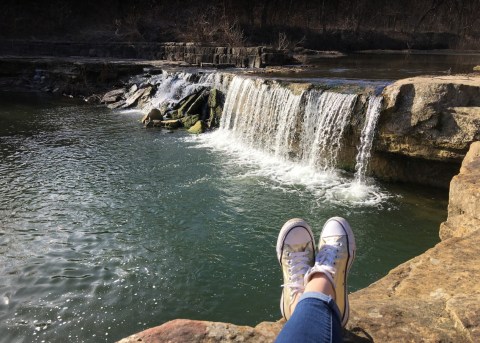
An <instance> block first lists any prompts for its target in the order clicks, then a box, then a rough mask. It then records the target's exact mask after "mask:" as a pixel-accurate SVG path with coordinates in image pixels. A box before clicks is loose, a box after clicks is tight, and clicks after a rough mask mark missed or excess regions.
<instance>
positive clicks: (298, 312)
mask: <svg viewBox="0 0 480 343" xmlns="http://www.w3.org/2000/svg"><path fill="white" fill-rule="evenodd" d="M342 341H343V339H342V325H341V323H340V311H339V310H338V307H337V305H336V304H335V301H333V299H332V298H331V297H329V296H328V295H325V294H323V293H319V292H307V293H304V294H303V295H302V296H301V297H300V300H299V301H298V304H297V307H295V311H293V314H292V316H291V317H290V319H289V320H288V321H287V323H286V324H285V326H284V327H283V329H282V331H280V333H279V334H278V337H277V339H276V341H275V342H276V343H297V342H298V343H320V342H322V343H324V342H331V343H336V342H342Z"/></svg>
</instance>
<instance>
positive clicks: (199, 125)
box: [188, 120, 205, 134]
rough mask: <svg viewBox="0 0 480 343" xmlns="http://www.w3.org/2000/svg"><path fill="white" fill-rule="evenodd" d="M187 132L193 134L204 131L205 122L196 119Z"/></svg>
mask: <svg viewBox="0 0 480 343" xmlns="http://www.w3.org/2000/svg"><path fill="white" fill-rule="evenodd" d="M188 132H189V133H193V134H199V133H203V132H205V123H204V122H203V121H201V120H199V121H197V122H196V123H195V125H193V126H192V127H191V128H189V129H188Z"/></svg>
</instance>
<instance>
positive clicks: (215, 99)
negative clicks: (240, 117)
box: [205, 88, 223, 128]
mask: <svg viewBox="0 0 480 343" xmlns="http://www.w3.org/2000/svg"><path fill="white" fill-rule="evenodd" d="M222 98H223V94H222V92H220V91H219V90H217V89H215V88H212V89H211V90H210V93H209V95H208V110H209V113H208V116H207V117H206V118H205V120H206V123H207V126H208V128H213V127H217V126H218V125H219V123H220V117H221V116H222V112H223V109H222V105H221V102H222Z"/></svg>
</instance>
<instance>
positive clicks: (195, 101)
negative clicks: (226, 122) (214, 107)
mask: <svg viewBox="0 0 480 343" xmlns="http://www.w3.org/2000/svg"><path fill="white" fill-rule="evenodd" d="M206 102H207V97H206V92H205V89H202V90H200V91H198V92H196V93H194V94H192V95H191V96H190V97H188V99H187V100H186V101H185V102H184V103H183V104H182V105H181V106H180V107H179V108H178V115H179V116H180V117H183V116H186V115H190V114H197V113H199V112H200V109H201V108H202V107H203V106H204V105H205V103H206Z"/></svg>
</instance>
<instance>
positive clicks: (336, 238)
mask: <svg viewBox="0 0 480 343" xmlns="http://www.w3.org/2000/svg"><path fill="white" fill-rule="evenodd" d="M341 239H342V236H328V237H322V240H323V241H324V242H325V243H326V244H333V243H337V242H340V240H341Z"/></svg>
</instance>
